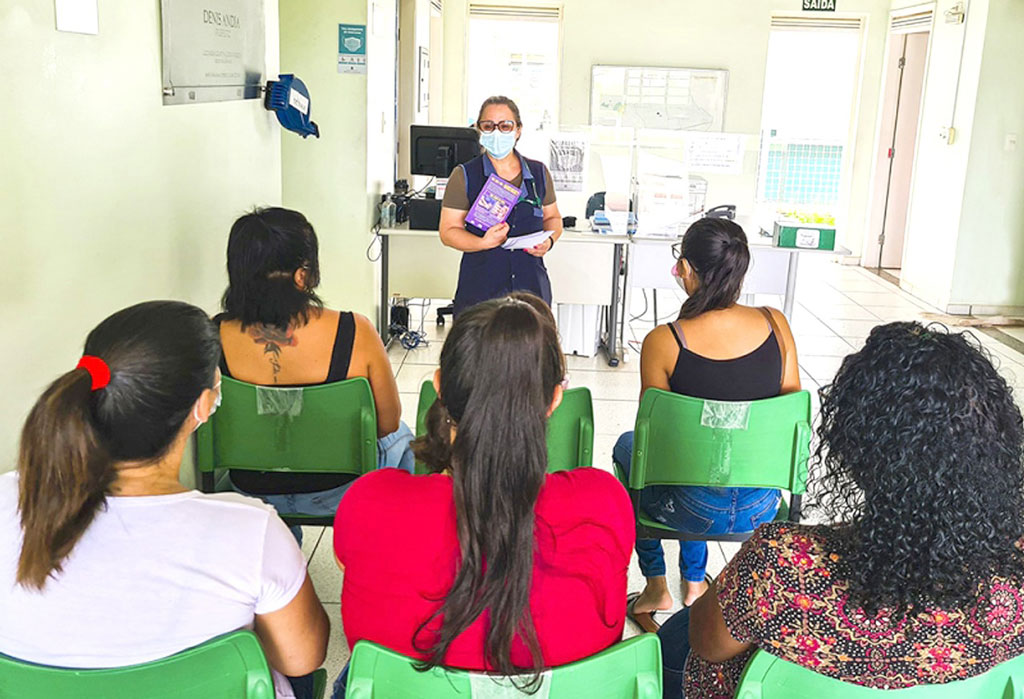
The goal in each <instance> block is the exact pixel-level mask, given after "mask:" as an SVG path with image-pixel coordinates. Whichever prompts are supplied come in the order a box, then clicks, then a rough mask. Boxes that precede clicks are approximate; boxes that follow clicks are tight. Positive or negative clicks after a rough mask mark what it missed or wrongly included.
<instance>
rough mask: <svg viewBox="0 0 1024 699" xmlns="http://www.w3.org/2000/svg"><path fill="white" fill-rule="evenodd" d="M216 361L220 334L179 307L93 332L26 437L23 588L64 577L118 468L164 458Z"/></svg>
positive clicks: (33, 415)
mask: <svg viewBox="0 0 1024 699" xmlns="http://www.w3.org/2000/svg"><path fill="white" fill-rule="evenodd" d="M219 360H220V337H219V335H218V332H217V327H216V326H215V325H214V324H213V323H212V322H210V318H209V316H207V315H206V313H205V312H204V311H203V310H202V309H200V308H196V307H195V306H190V305H189V304H186V303H181V302H179V301H148V302H146V303H140V304H136V305H135V306H131V307H129V308H125V309H123V310H120V311H118V312H117V313H115V314H113V315H112V316H110V317H109V318H107V319H105V320H104V321H103V322H101V323H100V324H99V325H98V326H96V328H94V329H93V331H92V332H91V333H89V337H88V338H87V339H86V341H85V356H84V357H83V358H82V361H81V362H80V363H79V368H76V369H75V370H74V371H69V372H68V373H66V374H64V375H63V376H61V377H60V378H58V379H57V380H56V381H54V382H53V383H52V384H50V386H49V387H48V388H47V389H46V391H45V392H43V395H42V396H40V398H39V400H38V401H36V404H35V406H33V408H32V410H31V412H30V413H29V415H28V419H27V420H26V421H25V426H24V428H23V429H22V432H21V447H20V451H19V454H18V511H19V513H20V515H21V528H22V532H23V542H22V546H21V554H20V557H19V559H18V571H17V576H16V579H17V581H18V583H19V584H21V585H23V586H25V587H29V588H35V589H42V588H43V587H44V586H45V584H46V580H47V578H49V577H50V576H52V575H55V574H57V573H60V572H61V569H62V566H63V564H64V562H65V561H66V559H67V557H68V555H69V554H70V553H71V551H72V549H74V547H75V545H76V544H77V543H78V542H79V541H80V540H81V538H82V535H83V534H84V533H85V531H86V529H88V528H89V525H90V524H91V523H92V522H93V519H94V518H95V517H96V514H97V513H98V512H99V511H100V508H101V507H102V506H103V504H104V501H105V498H106V497H107V495H108V494H109V493H110V489H111V486H112V485H113V484H114V481H115V480H116V479H117V468H118V465H119V464H122V463H126V462H129V463H152V462H154V461H156V460H157V459H160V458H161V457H162V456H164V455H165V454H167V452H168V451H169V450H170V448H171V446H172V444H174V443H175V440H176V439H178V438H179V437H180V436H181V434H182V430H183V429H184V426H185V422H186V421H187V420H188V417H189V414H190V413H191V411H192V409H193V406H194V405H195V402H196V400H197V399H198V398H199V396H200V395H201V394H202V392H203V391H204V390H205V389H207V388H210V387H212V386H213V381H214V375H215V373H216V371H217V362H218V361H219ZM90 372H92V373H90ZM94 374H95V376H94ZM94 389H95V390H94Z"/></svg>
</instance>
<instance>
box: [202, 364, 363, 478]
mask: <svg viewBox="0 0 1024 699" xmlns="http://www.w3.org/2000/svg"><path fill="white" fill-rule="evenodd" d="M220 390H221V393H222V395H223V396H224V400H223V402H222V404H221V406H220V408H219V409H218V410H217V412H216V413H214V415H213V417H212V418H211V419H210V421H209V422H207V423H206V424H205V425H203V426H202V427H200V428H199V430H198V432H197V433H196V462H197V466H198V468H199V471H200V472H202V473H206V472H212V471H213V470H215V469H218V468H234V469H243V470H250V471H303V472H310V473H351V474H356V475H360V474H363V473H368V472H370V471H372V470H374V469H375V468H376V467H377V411H376V408H375V406H374V403H373V393H372V392H371V391H370V382H369V381H367V380H366V379H365V378H356V379H348V380H347V381H339V382H337V383H330V384H322V385H318V386H302V387H298V388H274V387H271V386H255V385H253V384H250V383H245V382H243V381H236V380H235V379H229V378H227V377H224V379H223V380H222V382H221V388H220Z"/></svg>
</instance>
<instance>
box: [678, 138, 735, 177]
mask: <svg viewBox="0 0 1024 699" xmlns="http://www.w3.org/2000/svg"><path fill="white" fill-rule="evenodd" d="M745 146H746V136H744V135H743V134H731V133H703V132H696V131H693V132H690V133H688V134H686V155H687V164H688V166H689V169H690V172H718V173H722V174H727V175H738V174H740V173H741V172H743V149H744V147H745Z"/></svg>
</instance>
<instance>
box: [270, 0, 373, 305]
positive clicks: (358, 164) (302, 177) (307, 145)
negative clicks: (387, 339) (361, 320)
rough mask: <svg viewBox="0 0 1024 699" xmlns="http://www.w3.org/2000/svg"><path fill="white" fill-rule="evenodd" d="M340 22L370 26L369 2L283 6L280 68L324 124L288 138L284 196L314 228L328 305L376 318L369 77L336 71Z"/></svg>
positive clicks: (315, 0)
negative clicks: (370, 250)
mask: <svg viewBox="0 0 1024 699" xmlns="http://www.w3.org/2000/svg"><path fill="white" fill-rule="evenodd" d="M392 21H393V20H392ZM339 23H343V24H367V2H366V1H365V0H362V1H353V0H344V1H343V2H323V0H287V1H285V2H282V3H281V65H282V66H283V70H286V71H288V72H293V73H295V74H296V75H298V76H300V77H301V78H302V80H303V82H305V83H306V86H307V87H308V88H309V93H310V97H311V99H312V105H311V110H312V118H313V121H315V122H316V123H317V125H318V126H319V127H320V138H319V139H314V138H307V139H302V138H299V137H298V136H297V135H295V134H292V133H284V134H283V135H282V140H281V166H282V187H283V189H282V199H283V201H284V205H285V206H287V207H289V208H293V209H297V210H299V211H301V212H303V213H304V214H305V215H306V217H307V218H308V219H309V220H310V222H311V223H312V224H313V227H314V228H315V229H316V232H317V236H318V237H319V239H320V278H321V296H322V297H323V299H324V301H325V302H326V303H327V305H328V306H331V307H334V308H343V309H347V310H355V311H358V312H360V313H363V314H366V315H368V316H370V317H371V318H374V317H375V316H374V309H375V308H376V298H377V296H376V292H375V288H376V287H375V279H376V277H375V274H376V269H375V265H374V264H373V263H371V262H370V261H369V260H368V259H367V257H366V254H365V251H366V248H367V246H368V245H369V243H370V235H369V230H370V206H369V201H368V198H367V195H366V179H367V177H366V174H367V139H366V123H367V122H366V115H367V76H366V75H352V74H344V75H342V74H339V73H338V68H337V56H338V24H339ZM374 58H375V57H374V56H373V55H370V56H369V57H368V60H369V61H371V62H372V61H373V59H374ZM392 60H393V59H392ZM392 70H393V69H392ZM392 105H393V100H392Z"/></svg>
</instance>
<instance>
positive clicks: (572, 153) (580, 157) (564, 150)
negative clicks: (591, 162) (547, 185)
mask: <svg viewBox="0 0 1024 699" xmlns="http://www.w3.org/2000/svg"><path fill="white" fill-rule="evenodd" d="M549 148H550V153H551V161H550V162H551V167H550V168H549V171H550V172H551V181H552V182H553V183H554V185H555V190H557V191H559V192H582V191H583V173H584V172H585V170H586V168H585V163H586V160H587V139H586V137H584V136H582V135H574V134H556V135H554V136H552V137H551V141H550V146H549Z"/></svg>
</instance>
